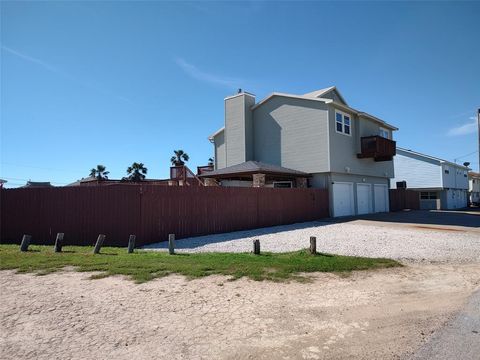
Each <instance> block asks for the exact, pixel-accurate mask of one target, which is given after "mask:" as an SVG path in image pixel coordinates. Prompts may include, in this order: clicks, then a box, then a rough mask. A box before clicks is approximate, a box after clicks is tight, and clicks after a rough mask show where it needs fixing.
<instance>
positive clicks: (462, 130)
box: [448, 116, 478, 136]
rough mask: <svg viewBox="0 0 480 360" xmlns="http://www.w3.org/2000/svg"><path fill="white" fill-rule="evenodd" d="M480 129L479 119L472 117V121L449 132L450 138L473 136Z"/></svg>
mask: <svg viewBox="0 0 480 360" xmlns="http://www.w3.org/2000/svg"><path fill="white" fill-rule="evenodd" d="M477 129H478V124H477V118H476V117H474V116H472V117H471V118H470V121H469V122H468V123H466V124H463V125H460V126H457V127H454V128H451V129H450V130H449V131H448V135H449V136H460V135H468V134H473V133H474V132H476V131H477Z"/></svg>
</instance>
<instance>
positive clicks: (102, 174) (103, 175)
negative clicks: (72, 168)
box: [90, 165, 110, 181]
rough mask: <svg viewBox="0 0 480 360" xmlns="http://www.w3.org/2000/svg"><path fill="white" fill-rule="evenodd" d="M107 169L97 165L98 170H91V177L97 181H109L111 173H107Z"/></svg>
mask: <svg viewBox="0 0 480 360" xmlns="http://www.w3.org/2000/svg"><path fill="white" fill-rule="evenodd" d="M105 170H107V168H106V167H105V166H104V165H97V167H96V168H93V169H92V170H90V176H91V177H94V178H96V179H97V180H100V181H101V180H108V176H107V175H108V174H110V171H105Z"/></svg>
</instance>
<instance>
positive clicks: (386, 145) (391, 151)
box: [357, 135, 396, 161]
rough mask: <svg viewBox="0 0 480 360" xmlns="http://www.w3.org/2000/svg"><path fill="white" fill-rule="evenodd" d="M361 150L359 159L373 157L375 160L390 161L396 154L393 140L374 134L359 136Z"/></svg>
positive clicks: (358, 155)
mask: <svg viewBox="0 0 480 360" xmlns="http://www.w3.org/2000/svg"><path fill="white" fill-rule="evenodd" d="M361 148H362V152H361V153H360V154H357V157H358V158H359V159H365V158H373V159H374V160H375V161H391V160H393V157H394V156H395V154H396V143H395V141H393V140H390V139H385V138H384V137H381V136H378V135H375V136H367V137H362V138H361Z"/></svg>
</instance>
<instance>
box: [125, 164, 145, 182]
mask: <svg viewBox="0 0 480 360" xmlns="http://www.w3.org/2000/svg"><path fill="white" fill-rule="evenodd" d="M147 170H148V169H147V168H146V167H145V166H144V165H143V163H136V162H134V163H133V164H132V166H129V167H128V168H127V174H128V176H127V178H126V180H129V181H133V182H139V181H142V180H144V179H145V175H146V174H147Z"/></svg>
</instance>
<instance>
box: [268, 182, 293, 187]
mask: <svg viewBox="0 0 480 360" xmlns="http://www.w3.org/2000/svg"><path fill="white" fill-rule="evenodd" d="M273 187H274V188H291V187H292V182H291V181H274V182H273Z"/></svg>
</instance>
